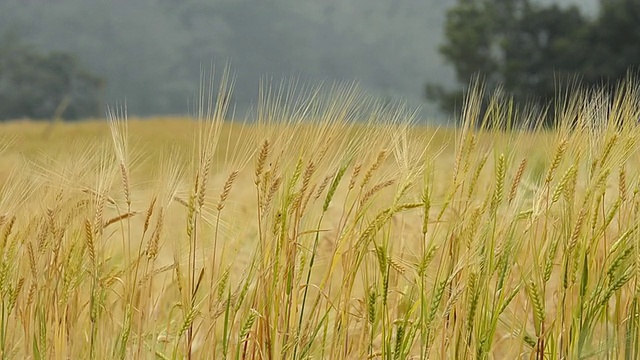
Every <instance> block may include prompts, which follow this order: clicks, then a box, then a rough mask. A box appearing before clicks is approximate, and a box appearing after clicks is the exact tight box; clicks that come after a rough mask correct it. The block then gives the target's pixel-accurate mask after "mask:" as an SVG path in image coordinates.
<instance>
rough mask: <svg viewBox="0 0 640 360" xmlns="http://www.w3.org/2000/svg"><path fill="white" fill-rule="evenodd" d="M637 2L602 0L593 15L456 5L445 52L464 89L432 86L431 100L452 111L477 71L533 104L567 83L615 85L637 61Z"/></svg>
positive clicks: (529, 6) (526, 4) (499, 4)
mask: <svg viewBox="0 0 640 360" xmlns="http://www.w3.org/2000/svg"><path fill="white" fill-rule="evenodd" d="M638 44H640V0H601V1H600V10H599V12H598V13H597V14H596V16H594V17H589V16H587V15H585V14H583V13H582V12H581V11H580V9H579V8H577V7H576V6H569V7H560V6H558V5H557V4H553V5H541V4H539V3H535V2H533V1H529V0H479V1H477V0H458V2H457V4H456V6H454V7H452V8H451V9H450V10H448V12H447V16H446V23H445V42H444V43H443V44H442V46H441V47H440V52H441V54H442V55H443V56H444V58H445V59H446V60H447V61H448V62H449V63H450V64H451V65H453V67H454V69H455V71H456V77H457V80H458V83H459V85H460V87H458V88H457V89H453V90H447V89H444V87H443V86H441V85H440V84H428V85H427V96H428V97H430V98H431V99H435V100H438V101H439V103H440V106H441V108H442V109H443V110H445V111H448V112H453V111H455V109H456V106H457V107H459V106H460V105H461V104H460V103H461V100H462V96H461V95H462V93H463V91H462V89H464V88H466V87H468V86H469V83H470V81H472V79H473V77H474V76H475V75H477V74H479V75H480V76H481V78H482V79H484V81H485V85H486V87H487V88H488V89H489V90H491V89H495V88H497V87H502V88H503V89H504V90H505V92H507V93H509V94H511V95H512V96H513V98H514V99H515V100H517V101H520V102H526V103H528V104H547V103H548V102H549V101H550V100H551V99H553V98H554V96H555V95H556V92H557V89H558V88H559V87H560V86H561V85H563V84H566V83H567V82H569V81H579V82H580V84H582V85H583V86H595V85H602V84H613V83H616V82H617V81H619V80H621V79H622V78H623V77H625V76H626V75H627V74H628V72H629V71H633V70H635V67H636V66H637V64H638V61H640V45H638Z"/></svg>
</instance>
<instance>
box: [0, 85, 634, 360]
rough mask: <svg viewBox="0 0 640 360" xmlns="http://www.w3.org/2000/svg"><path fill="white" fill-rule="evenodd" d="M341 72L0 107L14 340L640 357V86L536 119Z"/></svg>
mask: <svg viewBox="0 0 640 360" xmlns="http://www.w3.org/2000/svg"><path fill="white" fill-rule="evenodd" d="M220 86H221V90H220V93H224V91H226V90H227V88H226V83H225V81H224V79H223V81H222V84H221V85H220ZM329 90H330V91H329V92H328V93H329V95H327V96H324V95H323V96H320V95H318V94H319V92H313V91H311V92H309V94H307V95H295V94H296V92H294V91H289V90H287V89H286V88H284V87H283V88H273V89H271V90H270V91H264V92H262V94H261V97H260V99H259V101H258V104H257V105H256V110H255V115H256V119H257V120H256V121H255V122H252V123H243V122H240V121H235V122H230V121H225V119H226V118H228V114H229V113H230V109H227V108H226V106H227V102H226V101H215V100H216V99H213V100H209V96H208V95H209V92H208V91H205V92H204V93H205V94H204V95H203V97H202V99H201V102H200V103H201V106H200V107H199V108H198V109H197V111H195V115H194V117H193V118H192V119H187V118H184V119H179V118H175V119H171V118H161V119H160V118H159V119H133V118H132V119H127V116H126V113H125V112H124V111H122V110H119V109H114V110H110V111H109V112H108V116H107V117H108V121H92V120H88V121H85V122H78V123H55V124H53V125H51V124H48V123H39V122H29V121H15V122H7V123H4V124H0V149H1V151H0V186H1V188H0V259H1V262H0V316H1V318H0V354H2V358H3V359H134V358H135V359H376V358H380V359H444V358H449V359H467V358H479V359H503V358H504V359H514V358H524V359H563V358H564V359H577V358H610V359H617V358H627V359H636V358H638V357H640V348H639V345H640V318H639V316H640V231H639V229H638V224H639V223H640V222H639V221H640V154H639V151H638V150H639V147H640V125H639V124H638V119H639V118H640V102H639V100H640V93H639V92H638V89H637V88H636V87H633V86H631V85H621V87H620V89H619V91H617V92H615V93H613V94H607V93H604V92H599V91H593V92H590V93H575V94H571V96H567V97H566V98H563V99H562V101H561V102H558V104H559V106H558V107H557V110H556V111H555V112H554V113H553V114H552V115H551V116H552V117H553V118H554V119H555V120H556V125H554V126H553V127H551V128H544V129H543V128H542V127H536V126H531V124H534V123H536V121H537V120H539V118H540V116H541V115H540V114H538V115H536V113H535V112H523V111H517V110H516V108H515V107H514V106H513V105H512V104H511V103H510V102H509V101H507V100H504V99H500V98H495V99H494V100H493V101H490V102H489V103H488V105H486V106H485V105H482V106H481V104H480V103H479V99H481V98H482V97H483V95H482V92H481V89H479V88H473V89H471V91H470V94H469V96H468V100H467V104H466V106H465V110H464V111H463V113H462V115H461V119H460V125H459V126H458V127H456V128H453V127H451V128H446V127H442V128H438V127H434V126H419V125H416V124H414V123H413V122H412V114H413V113H412V112H411V110H410V109H406V108H403V107H402V106H400V105H398V106H394V105H389V104H384V103H378V102H376V101H375V100H372V99H370V98H369V97H367V96H365V95H362V94H361V93H360V91H359V90H358V89H357V88H355V87H353V86H336V87H334V88H331V89H329ZM205 95H206V96H205ZM220 98H221V99H223V98H224V97H220ZM523 123H524V124H526V126H520V125H518V124H523Z"/></svg>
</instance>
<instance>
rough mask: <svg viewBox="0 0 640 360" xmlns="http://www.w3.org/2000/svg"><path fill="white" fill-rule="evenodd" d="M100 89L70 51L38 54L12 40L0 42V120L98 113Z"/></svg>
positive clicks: (99, 108) (100, 111) (90, 115)
mask: <svg viewBox="0 0 640 360" xmlns="http://www.w3.org/2000/svg"><path fill="white" fill-rule="evenodd" d="M103 89H104V82H103V81H102V80H101V79H100V78H98V77H96V76H95V75H93V74H91V73H90V72H89V71H87V70H86V69H85V68H84V67H83V66H82V65H81V64H80V63H79V62H78V61H77V59H76V58H75V57H73V56H72V55H70V54H66V53H61V52H51V53H49V54H41V53H38V52H36V51H34V50H32V49H30V48H28V47H25V46H24V45H21V44H19V43H16V42H14V41H6V42H5V43H4V45H0V120H5V119H16V118H23V117H27V118H32V119H50V118H52V117H54V116H60V117H63V118H66V119H80V118H87V117H94V116H99V115H100V114H101V113H102V111H103V109H102V106H103V101H104V100H103V97H104V91H103Z"/></svg>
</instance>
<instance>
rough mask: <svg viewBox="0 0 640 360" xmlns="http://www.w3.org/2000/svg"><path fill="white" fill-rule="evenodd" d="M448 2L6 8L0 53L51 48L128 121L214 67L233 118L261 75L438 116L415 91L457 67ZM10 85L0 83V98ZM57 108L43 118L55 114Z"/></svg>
mask: <svg viewBox="0 0 640 360" xmlns="http://www.w3.org/2000/svg"><path fill="white" fill-rule="evenodd" d="M596 1H597V0H588V1H579V0H574V1H567V0H565V1H540V2H541V3H560V4H562V5H567V4H576V3H577V4H580V6H581V7H582V8H581V9H582V10H584V11H585V14H590V13H594V12H595V9H596ZM456 3H457V1H456V0H444V1H443V0H396V1H393V2H389V1H386V0H326V1H315V0H271V1H265V0H216V1H210V0H111V1H101V0H3V1H1V2H0V56H1V55H2V54H3V53H4V54H5V55H6V54H8V53H10V52H11V51H14V53H15V49H17V48H22V49H25V48H27V49H29V50H28V51H30V53H31V55H29V59H31V60H32V62H33V64H37V63H38V61H44V60H43V59H45V58H46V57H47V56H49V55H48V54H49V52H56V53H63V54H68V55H71V56H73V57H76V58H77V66H78V69H75V68H74V69H67V70H65V71H68V73H69V74H72V75H69V76H71V77H72V78H73V79H74V80H73V81H74V82H75V83H81V86H80V88H82V89H91V91H95V92H96V94H101V95H100V96H103V98H104V102H106V103H115V102H116V101H118V102H123V101H126V102H127V106H128V110H129V111H130V112H131V113H132V114H135V115H154V114H184V113H185V112H188V111H190V107H192V103H193V99H194V96H195V94H196V92H197V87H198V80H199V78H200V74H201V70H202V69H203V68H204V69H208V68H209V67H210V65H211V63H212V61H213V62H215V64H216V65H218V70H220V69H221V68H222V66H223V65H225V64H226V63H229V64H230V65H231V68H232V69H233V70H234V72H235V75H236V85H235V91H234V95H233V100H234V101H235V102H236V103H237V105H238V113H239V116H244V111H246V110H247V109H249V108H250V107H251V105H252V102H253V101H255V100H256V99H257V94H258V87H259V84H260V79H265V78H266V79H267V80H269V81H272V82H273V83H278V82H279V81H280V80H281V79H283V78H289V77H291V76H299V77H300V79H301V81H303V82H306V83H309V84H317V83H319V82H322V81H324V82H332V81H351V80H358V81H359V82H360V83H361V85H362V87H363V88H365V89H367V90H368V91H370V92H371V93H372V94H373V95H376V96H380V97H382V98H386V99H406V100H407V101H408V102H409V104H412V105H413V104H415V105H426V106H425V109H426V112H425V114H427V115H429V116H434V115H436V114H438V110H437V109H438V108H437V106H436V105H434V104H429V103H425V96H424V85H425V83H439V84H443V85H444V86H448V87H451V86H454V85H455V84H456V76H455V72H454V68H453V67H452V66H450V65H447V63H446V61H445V59H444V58H443V56H442V55H441V54H440V52H439V50H438V48H439V46H440V45H441V44H442V43H443V41H444V40H443V29H444V25H445V20H446V19H445V13H446V10H447V9H448V8H450V7H451V6H453V5H455V4H456ZM17 43H19V44H20V46H17V45H16V44H17ZM3 49H4V52H3ZM8 49H10V50H8ZM34 54H41V55H37V56H36V55H34ZM38 56H39V57H38ZM74 61H75V60H74ZM23 65H24V64H23ZM1 66H2V64H1V62H0V71H2V67H1ZM9 66H16V64H13V65H12V64H5V72H6V71H7V70H6V69H9V68H10V67H9ZM34 66H35V65H34ZM74 66H75V65H74ZM54 70H55V69H54ZM54 70H51V71H54ZM21 71H24V72H28V70H27V68H24V67H23V68H21ZM55 71H58V70H55ZM0 74H1V73H0ZM50 76H51V75H50V73H47V72H42V73H41V74H40V77H41V78H47V77H50ZM5 80H6V79H5ZM16 82H19V79H17V80H16V79H14V81H13V82H11V81H4V84H3V83H2V81H0V90H1V89H2V87H3V86H5V87H8V86H16V85H15V83H16ZM25 91H30V90H28V89H26V90H25ZM74 91H76V92H77V91H78V90H77V89H76V90H74ZM82 92H84V93H86V91H82ZM0 100H1V99H0ZM57 100H59V101H60V102H64V100H65V99H64V97H62V98H60V99H57ZM5 101H8V100H7V99H5ZM87 101H88V102H87V103H86V104H84V105H81V106H79V107H77V109H76V110H75V111H76V113H75V114H76V115H77V116H81V115H85V114H87V112H86V111H85V110H86V106H91V104H93V103H91V101H89V100H87ZM55 102H56V101H53V102H52V103H51V104H49V107H48V108H46V109H44V110H42V111H43V113H46V112H47V111H55V109H56V108H58V107H59V104H55ZM94 105H95V104H94ZM83 106H85V107H83ZM83 109H85V110H83ZM32 116H44V115H42V114H33V115H32Z"/></svg>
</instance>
